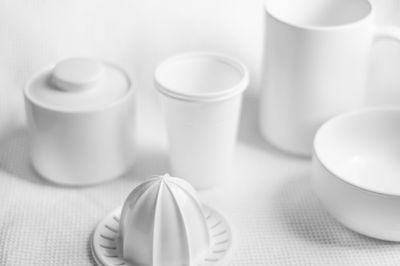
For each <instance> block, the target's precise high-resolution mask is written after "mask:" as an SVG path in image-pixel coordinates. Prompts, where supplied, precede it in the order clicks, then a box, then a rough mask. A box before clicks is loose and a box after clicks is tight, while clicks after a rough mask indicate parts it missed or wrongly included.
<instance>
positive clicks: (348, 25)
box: [264, 0, 374, 31]
mask: <svg viewBox="0 0 400 266" xmlns="http://www.w3.org/2000/svg"><path fill="white" fill-rule="evenodd" d="M365 4H367V5H368V13H367V14H365V15H364V16H363V17H361V18H359V19H356V20H354V21H351V22H348V23H340V24H337V25H326V26H321V25H310V24H306V23H296V22H293V21H290V20H288V19H285V18H283V17H282V16H279V15H277V14H274V12H272V11H271V8H270V6H271V4H270V0H265V1H264V11H265V12H266V13H267V14H268V15H269V16H270V17H271V18H273V19H274V20H276V21H278V22H281V23H283V24H285V25H287V26H290V27H293V28H297V29H303V30H313V31H330V30H339V29H346V28H352V27H356V26H357V25H359V24H362V23H364V22H365V21H367V20H368V19H370V18H371V17H372V15H373V13H374V12H373V7H372V4H371V3H370V1H365Z"/></svg>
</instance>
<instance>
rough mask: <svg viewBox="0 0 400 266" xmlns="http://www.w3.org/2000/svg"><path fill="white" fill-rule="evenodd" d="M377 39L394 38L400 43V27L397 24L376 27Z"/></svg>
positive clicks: (375, 36) (375, 35)
mask: <svg viewBox="0 0 400 266" xmlns="http://www.w3.org/2000/svg"><path fill="white" fill-rule="evenodd" d="M374 39H375V41H383V40H392V41H396V42H399V43H400V28H399V27H396V26H385V27H376V28H375V33H374Z"/></svg>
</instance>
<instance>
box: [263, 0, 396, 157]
mask: <svg viewBox="0 0 400 266" xmlns="http://www.w3.org/2000/svg"><path fill="white" fill-rule="evenodd" d="M265 18H266V19H265V25H266V31H265V44H264V45H265V46H264V55H263V56H264V58H263V62H264V70H263V75H262V76H263V82H262V91H261V98H260V99H261V100H260V128H261V131H262V134H263V135H264V137H265V138H266V139H267V140H269V141H270V142H271V143H272V144H273V145H275V146H277V147H278V148H280V149H282V150H284V151H287V152H289V153H294V154H297V155H304V156H310V155H311V153H312V140H313V137H314V134H315V132H316V130H317V129H318V127H319V126H320V125H321V124H322V123H323V122H324V121H326V120H327V119H329V118H331V117H332V116H335V115H337V114H340V113H342V112H345V111H349V110H353V109H357V108H360V107H362V106H363V105H364V104H365V99H366V93H367V90H366V88H367V86H366V82H367V73H368V67H369V59H370V54H371V48H372V44H373V43H374V42H375V41H376V40H381V39H392V40H396V41H399V40H400V30H399V29H398V28H396V27H387V28H382V27H376V25H375V24H374V19H373V18H374V9H373V7H372V6H371V4H370V3H369V2H368V1H365V0H346V1H338V0H296V1H291V0H270V1H267V2H266V5H265Z"/></svg>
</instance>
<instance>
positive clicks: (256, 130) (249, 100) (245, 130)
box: [238, 94, 310, 160]
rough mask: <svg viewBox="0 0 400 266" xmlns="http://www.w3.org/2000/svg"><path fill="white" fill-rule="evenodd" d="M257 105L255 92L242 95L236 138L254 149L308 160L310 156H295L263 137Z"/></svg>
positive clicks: (257, 97) (257, 98) (257, 99)
mask: <svg viewBox="0 0 400 266" xmlns="http://www.w3.org/2000/svg"><path fill="white" fill-rule="evenodd" d="M258 106H259V96H257V95H255V94H248V95H244V97H243V103H242V112H241V119H240V125H239V134H238V140H239V141H241V142H243V143H245V144H247V145H249V146H251V147H252V148H254V149H257V150H260V149H261V150H264V151H266V152H268V153H271V154H273V155H274V156H279V157H287V158H292V159H293V158H298V159H306V160H309V159H310V158H308V157H302V156H297V155H293V154H290V153H287V152H285V151H282V150H280V149H278V148H276V147H275V146H273V145H272V144H271V143H269V142H268V141H267V140H265V139H264V137H263V136H262V135H261V132H260V127H259V122H258V116H259V114H258V113H259V112H258V108H259V107H258Z"/></svg>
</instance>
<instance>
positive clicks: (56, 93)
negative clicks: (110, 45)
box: [25, 57, 132, 111]
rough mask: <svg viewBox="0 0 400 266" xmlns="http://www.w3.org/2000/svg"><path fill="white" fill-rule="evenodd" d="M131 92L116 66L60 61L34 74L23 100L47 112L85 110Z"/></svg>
mask: <svg viewBox="0 0 400 266" xmlns="http://www.w3.org/2000/svg"><path fill="white" fill-rule="evenodd" d="M131 90H132V88H131V81H130V79H129V77H128V75H127V74H126V73H125V72H124V71H123V70H121V69H119V68H118V67H116V66H114V65H111V64H109V63H105V62H102V61H100V60H98V59H95V58H90V57H74V58H68V59H65V60H62V61H60V62H59V63H57V64H56V65H54V66H50V67H47V68H45V69H44V70H42V71H41V72H39V73H38V74H36V75H34V76H33V78H32V79H30V80H29V81H28V83H27V85H26V87H25V97H26V98H27V99H28V100H29V101H31V102H33V103H35V104H36V105H39V106H41V107H44V108H46V109H53V110H59V111H88V110H93V109H98V108H104V107H107V106H109V105H111V104H113V103H114V102H116V101H119V100H121V99H122V98H124V97H125V96H127V95H128V94H129V92H130V91H131Z"/></svg>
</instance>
